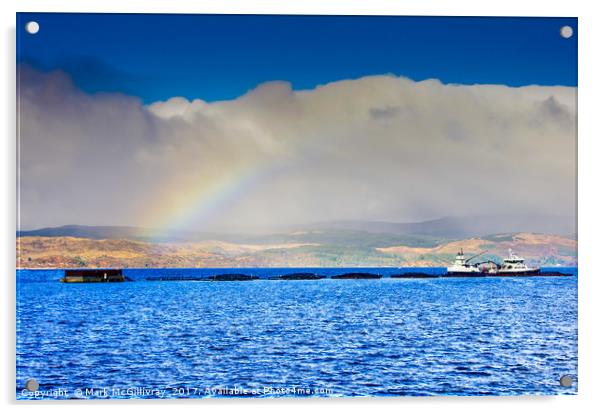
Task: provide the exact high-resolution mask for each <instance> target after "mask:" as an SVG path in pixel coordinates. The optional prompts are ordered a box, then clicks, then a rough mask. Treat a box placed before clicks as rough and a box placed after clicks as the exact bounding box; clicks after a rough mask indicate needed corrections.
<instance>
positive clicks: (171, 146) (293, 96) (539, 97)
mask: <svg viewBox="0 0 602 413" xmlns="http://www.w3.org/2000/svg"><path fill="white" fill-rule="evenodd" d="M17 20H18V21H17V43H18V47H17V64H18V75H19V79H18V113H19V148H20V153H19V156H20V163H19V177H20V196H19V199H20V206H19V213H20V223H19V226H20V228H22V229H31V228H39V227H44V226H56V225H65V224H85V225H134V226H145V227H151V228H154V227H156V228H161V229H171V228H173V229H178V230H180V229H197V230H216V231H219V230H226V229H227V230H235V229H242V228H248V227H252V226H259V227H271V226H283V225H284V226H286V225H294V224H299V223H308V222H322V221H328V220H339V219H352V220H379V221H392V222H415V221H420V220H425V219H433V218H438V217H442V216H450V215H470V214H483V213H516V214H537V213H541V214H555V215H561V216H566V217H568V219H572V217H574V215H575V202H576V198H575V191H576V133H575V130H576V129H575V126H576V86H577V72H576V70H577V67H576V56H577V21H576V19H571V18H566V19H561V18H494V19H492V18H427V17H323V16H207V15H199V16H193V15H87V14H72V15H70V14H29V13H26V14H19V15H18V16H17ZM31 20H35V21H37V22H39V24H40V31H39V32H38V33H37V34H35V35H31V34H28V33H26V32H25V31H24V26H25V23H26V22H28V21H31ZM565 25H569V26H571V27H572V28H573V31H574V35H573V36H572V37H571V38H569V39H566V38H563V37H561V36H560V28H561V27H562V26H565Z"/></svg>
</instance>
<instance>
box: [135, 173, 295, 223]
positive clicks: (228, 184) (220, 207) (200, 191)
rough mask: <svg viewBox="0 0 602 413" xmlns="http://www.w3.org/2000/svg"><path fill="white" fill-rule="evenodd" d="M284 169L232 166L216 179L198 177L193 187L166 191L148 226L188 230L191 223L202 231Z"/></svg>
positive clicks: (147, 219) (151, 212) (147, 220)
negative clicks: (217, 216)
mask: <svg viewBox="0 0 602 413" xmlns="http://www.w3.org/2000/svg"><path fill="white" fill-rule="evenodd" d="M282 168H283V166H282V163H280V162H272V163H267V162H266V163H258V164H254V165H249V166H246V167H233V168H231V169H229V170H228V171H227V172H225V173H224V174H222V175H220V176H219V177H217V178H211V179H206V178H205V179H199V181H198V182H197V183H196V184H193V185H190V190H186V191H180V193H177V194H173V195H169V196H165V193H163V194H162V196H160V197H158V198H157V199H158V200H159V201H158V202H157V206H156V207H155V208H151V211H150V213H149V214H147V217H146V218H145V219H144V222H146V225H145V226H146V227H147V228H154V229H156V230H158V231H159V233H165V232H169V231H178V230H188V229H189V228H190V227H191V226H192V225H191V224H194V225H193V227H194V229H195V230H202V229H203V227H206V226H207V224H208V223H209V222H210V220H211V219H212V217H214V216H216V215H218V214H220V213H223V212H224V211H225V210H227V209H228V208H229V207H231V206H232V205H235V204H236V202H237V200H239V199H241V198H242V197H244V196H245V195H248V194H249V193H250V192H252V191H253V190H254V189H256V188H257V187H258V186H259V185H261V183H263V182H265V181H266V180H267V179H268V178H269V177H270V176H273V175H274V174H276V173H278V172H279V171H281V170H282ZM182 192H183V193H182Z"/></svg>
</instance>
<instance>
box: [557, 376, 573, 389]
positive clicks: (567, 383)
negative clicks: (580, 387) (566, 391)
mask: <svg viewBox="0 0 602 413" xmlns="http://www.w3.org/2000/svg"><path fill="white" fill-rule="evenodd" d="M560 385H561V386H562V387H571V386H572V385H573V378H572V377H571V376H569V375H568V374H565V375H564V376H562V377H561V378H560Z"/></svg>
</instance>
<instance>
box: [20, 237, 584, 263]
mask: <svg viewBox="0 0 602 413" xmlns="http://www.w3.org/2000/svg"><path fill="white" fill-rule="evenodd" d="M354 234H355V235H354V236H353V237H352V238H351V239H356V240H358V239H359V240H361V238H358V232H354ZM362 234H370V233H367V232H363V233H362ZM374 235H375V237H373V238H370V243H372V244H373V245H368V243H366V242H363V243H362V242H358V243H356V244H353V243H352V242H350V241H349V240H348V239H347V238H343V239H342V242H338V243H337V242H334V241H335V239H333V238H323V240H325V241H326V240H328V243H315V242H307V241H303V240H299V239H297V240H289V241H286V242H272V243H266V242H265V239H264V240H263V241H264V242H262V243H243V242H236V243H234V242H225V241H218V240H211V241H201V242H177V243H157V242H143V241H135V240H126V239H90V238H76V237H42V236H22V237H19V238H18V239H17V266H18V268H70V267H71V268H72V267H89V268H98V267H118V268H144V267H151V268H168V267H169V268H194V267H216V268H217V267H221V268H224V267H374V266H393V267H398V266H408V267H412V266H414V267H416V266H418V267H428V266H447V265H449V264H450V263H451V262H452V261H453V259H454V256H455V254H456V252H457V251H458V250H459V249H461V248H462V249H463V250H464V252H465V253H466V254H471V255H472V254H478V253H482V256H481V257H480V259H491V260H495V261H497V262H500V261H501V259H502V257H503V256H505V255H506V253H507V249H508V248H512V249H514V250H515V252H516V253H517V254H519V255H521V256H523V257H524V258H525V259H526V260H527V262H528V263H529V264H530V265H542V266H546V265H547V266H553V265H563V266H574V265H576V264H577V241H575V240H574V239H570V238H563V237H560V236H557V235H542V234H531V233H518V234H499V235H494V236H488V237H483V238H467V239H463V240H456V241H446V242H442V243H440V244H437V245H431V246H425V245H422V246H415V245H408V242H406V241H403V242H401V243H393V241H394V240H395V239H394V238H387V237H383V236H382V234H374ZM400 239H402V240H403V238H400ZM379 240H380V241H382V243H380V244H379Z"/></svg>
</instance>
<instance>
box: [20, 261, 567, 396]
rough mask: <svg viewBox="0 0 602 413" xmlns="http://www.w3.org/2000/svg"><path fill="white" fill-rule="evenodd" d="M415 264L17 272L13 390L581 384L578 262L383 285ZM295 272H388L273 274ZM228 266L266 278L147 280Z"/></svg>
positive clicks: (401, 390) (487, 390)
mask: <svg viewBox="0 0 602 413" xmlns="http://www.w3.org/2000/svg"><path fill="white" fill-rule="evenodd" d="M417 270H418V269H416V268H412V269H398V268H363V269H358V268H346V269H344V268H320V269H317V268H304V269H300V268H295V269H290V268H288V269H277V268H269V269H268V268H264V269H261V268H253V269H241V268H236V269H128V270H124V274H125V275H126V277H128V278H129V279H131V280H133V282H124V283H98V284H64V283H60V282H59V279H60V278H61V277H62V276H63V271H61V270H18V271H17V284H16V287H17V309H16V317H17V318H16V330H17V331H16V332H17V335H16V336H17V337H16V338H17V340H16V397H17V399H40V400H49V399H122V398H144V399H146V398H151V399H152V398H205V397H262V398H263V397H348V396H384V397H388V396H436V395H439V396H443V395H461V396H476V395H489V396H494V395H499V396H507V395H558V394H576V393H577V387H578V375H577V278H578V277H577V269H576V268H562V269H561V271H563V272H567V273H570V274H573V275H574V276H572V277H524V278H520V277H507V278H506V277H504V278H502V277H500V278H497V277H492V278H437V277H433V278H432V279H396V278H390V275H391V274H396V273H399V272H404V271H417ZM551 270H552V269H551ZM553 270H554V271H559V269H558V268H554V269H553ZM420 271H421V272H424V271H430V272H431V273H432V274H440V273H443V272H445V269H443V268H434V269H420ZM295 272H311V273H317V274H323V275H325V276H327V277H330V276H332V275H335V274H341V273H345V272H371V273H378V274H382V275H384V276H383V278H381V279H369V280H353V279H351V280H342V279H338V280H337V279H330V278H325V279H321V280H309V281H307V280H294V281H293V280H290V281H284V280H271V279H270V278H273V277H275V276H278V275H283V274H287V273H295ZM225 273H236V274H241V273H244V274H248V275H256V276H258V277H259V278H260V279H259V280H254V281H228V282H204V281H149V280H147V278H150V279H153V278H156V277H161V278H165V277H168V278H169V277H173V278H183V277H191V278H192V277H200V276H210V275H217V274H225ZM562 376H568V377H570V378H571V381H572V383H570V385H569V386H566V387H565V386H562V385H561V384H560V382H559V380H560V377H562ZM30 379H33V380H35V385H32V384H31V383H33V381H30V384H29V385H27V387H26V383H27V381H28V380H30ZM565 384H566V383H565Z"/></svg>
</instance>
